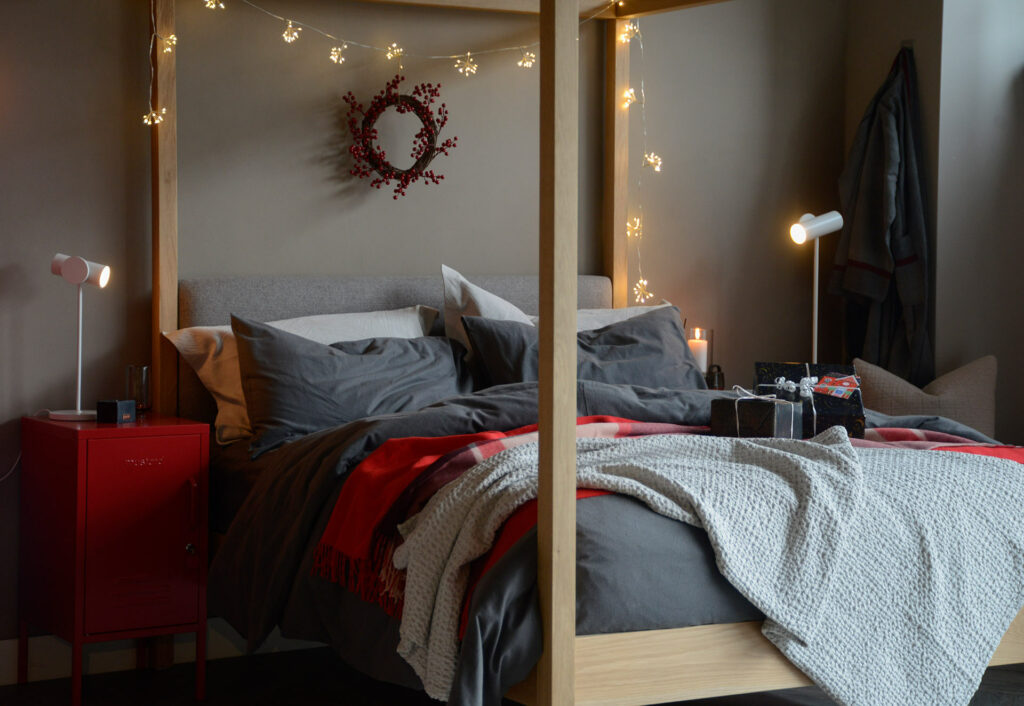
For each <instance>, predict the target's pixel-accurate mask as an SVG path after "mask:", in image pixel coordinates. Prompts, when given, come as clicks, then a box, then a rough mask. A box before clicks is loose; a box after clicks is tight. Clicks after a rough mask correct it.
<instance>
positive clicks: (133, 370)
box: [124, 365, 150, 414]
mask: <svg viewBox="0 0 1024 706" xmlns="http://www.w3.org/2000/svg"><path fill="white" fill-rule="evenodd" d="M124 396H125V398H126V399H129V400H135V411H136V412H138V413H140V414H141V413H142V412H145V411H146V410H148V409H149V407H150V400H149V366H148V365H129V366H128V367H127V368H126V369H125V384H124Z"/></svg>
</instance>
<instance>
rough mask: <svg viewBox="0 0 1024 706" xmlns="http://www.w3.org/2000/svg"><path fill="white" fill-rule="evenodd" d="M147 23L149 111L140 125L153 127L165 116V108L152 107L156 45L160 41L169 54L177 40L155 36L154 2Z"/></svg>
mask: <svg viewBox="0 0 1024 706" xmlns="http://www.w3.org/2000/svg"><path fill="white" fill-rule="evenodd" d="M149 22H150V30H149V110H147V111H146V112H145V113H143V114H142V124H143V125H150V126H153V125H159V124H160V123H162V122H163V121H164V116H165V115H167V108H161V109H160V110H157V109H156V107H155V106H154V105H153V84H154V83H155V82H156V54H155V52H156V43H157V41H160V42H161V43H162V44H163V51H164V53H165V54H169V53H171V52H172V51H174V47H175V46H176V45H177V44H178V38H177V37H176V36H175V35H173V34H171V35H168V36H167V37H161V36H160V35H159V34H157V31H156V0H149Z"/></svg>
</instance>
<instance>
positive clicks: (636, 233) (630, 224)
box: [626, 216, 644, 240]
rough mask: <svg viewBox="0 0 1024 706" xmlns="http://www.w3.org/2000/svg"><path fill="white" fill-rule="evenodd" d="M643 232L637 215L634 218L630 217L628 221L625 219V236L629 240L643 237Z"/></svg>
mask: <svg viewBox="0 0 1024 706" xmlns="http://www.w3.org/2000/svg"><path fill="white" fill-rule="evenodd" d="M643 234H644V227H643V224H642V223H641V222H640V217H639V216H637V217H636V218H631V219H629V220H628V221H626V237H627V238H629V239H630V240H632V239H634V238H636V239H639V238H641V237H643Z"/></svg>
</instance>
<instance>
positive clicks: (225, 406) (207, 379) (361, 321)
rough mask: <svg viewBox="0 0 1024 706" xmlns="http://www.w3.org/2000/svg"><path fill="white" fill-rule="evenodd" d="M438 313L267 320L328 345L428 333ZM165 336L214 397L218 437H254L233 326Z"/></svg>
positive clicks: (413, 309) (223, 440) (415, 309)
mask: <svg viewBox="0 0 1024 706" xmlns="http://www.w3.org/2000/svg"><path fill="white" fill-rule="evenodd" d="M439 315H440V312H438V310H437V309H432V308H431V307H429V306H410V307H407V308H405V309H395V310H393V311H373V312H357V313H350V314H317V315H315V316H303V317H300V318H297V319H282V320H281V321H270V322H269V325H270V326H274V327H275V328H279V329H281V330H282V331H287V332H288V333H293V334H295V335H296V336H302V337H303V338H308V339H311V340H313V341H317V342H318V343H326V344H331V343H337V342H339V341H358V340H361V339H364V338H418V337H419V336H426V335H427V334H428V333H430V329H431V327H432V326H433V325H434V321H435V320H436V319H437V317H438V316H439ZM164 336H166V337H167V339H168V340H169V341H170V342H171V343H173V344H174V347H175V348H177V349H178V353H179V354H180V355H181V357H182V358H184V359H185V361H186V362H188V364H189V365H191V366H192V369H193V370H195V371H196V375H198V376H199V380H200V381H201V382H202V383H203V386H205V387H206V389H207V390H208V391H209V392H210V394H211V395H212V396H213V399H214V400H215V401H216V402H217V419H216V421H215V422H214V428H215V429H216V432H217V433H216V438H217V442H218V443H220V444H230V443H231V442H233V441H238V440H239V439H247V438H249V437H250V436H252V427H251V426H250V424H249V413H248V412H247V411H246V408H245V396H244V395H243V394H242V376H241V372H240V371H239V368H238V346H237V345H236V344H235V336H234V334H233V333H232V332H231V327H230V326H193V327H191V328H183V329H179V330H178V331H170V332H164Z"/></svg>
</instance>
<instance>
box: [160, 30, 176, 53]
mask: <svg viewBox="0 0 1024 706" xmlns="http://www.w3.org/2000/svg"><path fill="white" fill-rule="evenodd" d="M163 40H164V54H170V53H171V52H173V51H174V47H176V46H177V45H178V37H177V35H174V34H169V35H167V36H166V37H164V38H163Z"/></svg>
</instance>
